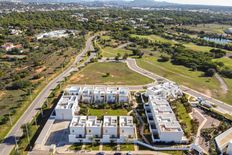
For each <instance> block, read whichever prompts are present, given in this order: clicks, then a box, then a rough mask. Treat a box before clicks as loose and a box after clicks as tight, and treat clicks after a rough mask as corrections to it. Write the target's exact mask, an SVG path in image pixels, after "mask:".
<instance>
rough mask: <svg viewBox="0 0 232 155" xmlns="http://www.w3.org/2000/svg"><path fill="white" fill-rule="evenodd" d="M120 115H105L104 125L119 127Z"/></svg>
mask: <svg viewBox="0 0 232 155" xmlns="http://www.w3.org/2000/svg"><path fill="white" fill-rule="evenodd" d="M117 125H118V117H117V116H104V120H103V126H104V127H117Z"/></svg>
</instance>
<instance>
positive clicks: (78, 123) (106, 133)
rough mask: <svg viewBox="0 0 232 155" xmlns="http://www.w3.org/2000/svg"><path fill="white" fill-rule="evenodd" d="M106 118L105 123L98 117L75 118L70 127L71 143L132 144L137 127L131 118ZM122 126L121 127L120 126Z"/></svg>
mask: <svg viewBox="0 0 232 155" xmlns="http://www.w3.org/2000/svg"><path fill="white" fill-rule="evenodd" d="M119 120H120V121H118V116H104V120H103V122H102V121H100V120H98V119H97V117H96V116H88V117H87V116H75V117H74V118H73V119H72V121H71V123H70V125H69V142H70V143H92V142H93V141H100V142H101V143H132V142H133V140H135V137H136V136H135V125H134V124H133V117H131V116H120V118H119ZM118 124H120V125H118Z"/></svg>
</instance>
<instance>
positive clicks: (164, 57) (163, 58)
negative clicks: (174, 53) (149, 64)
mask: <svg viewBox="0 0 232 155" xmlns="http://www.w3.org/2000/svg"><path fill="white" fill-rule="evenodd" d="M169 60H170V56H168V55H163V54H162V55H161V56H160V58H159V59H158V61H159V62H167V61H169Z"/></svg>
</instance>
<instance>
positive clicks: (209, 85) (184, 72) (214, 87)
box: [137, 54, 232, 104]
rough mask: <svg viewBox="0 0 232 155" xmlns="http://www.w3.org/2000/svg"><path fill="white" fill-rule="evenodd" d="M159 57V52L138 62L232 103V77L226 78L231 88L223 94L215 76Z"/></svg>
mask: <svg viewBox="0 0 232 155" xmlns="http://www.w3.org/2000/svg"><path fill="white" fill-rule="evenodd" d="M157 59H158V54H157V55H155V56H154V57H149V56H145V57H144V58H142V59H137V64H138V66H140V67H142V68H144V69H146V70H149V71H151V72H153V73H156V74H158V75H160V76H163V77H165V78H168V79H170V80H172V81H175V82H177V83H178V84H181V85H185V86H187V87H190V88H192V89H195V90H197V91H200V92H202V93H204V94H206V95H209V96H212V97H214V98H217V99H220V100H222V101H224V102H226V103H228V104H232V103H231V100H232V95H231V91H232V85H231V84H232V79H225V81H226V83H227V84H228V86H229V88H230V90H229V91H228V93H227V94H223V93H222V91H221V90H220V83H219V82H218V80H217V79H216V78H215V77H204V76H202V75H203V72H200V71H191V70H190V69H189V68H186V67H184V66H178V65H173V64H172V63H170V62H158V61H157Z"/></svg>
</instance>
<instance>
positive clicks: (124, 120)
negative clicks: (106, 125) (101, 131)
mask: <svg viewBox="0 0 232 155" xmlns="http://www.w3.org/2000/svg"><path fill="white" fill-rule="evenodd" d="M119 125H120V127H126V126H128V127H133V117H132V116H120V117H119Z"/></svg>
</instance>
